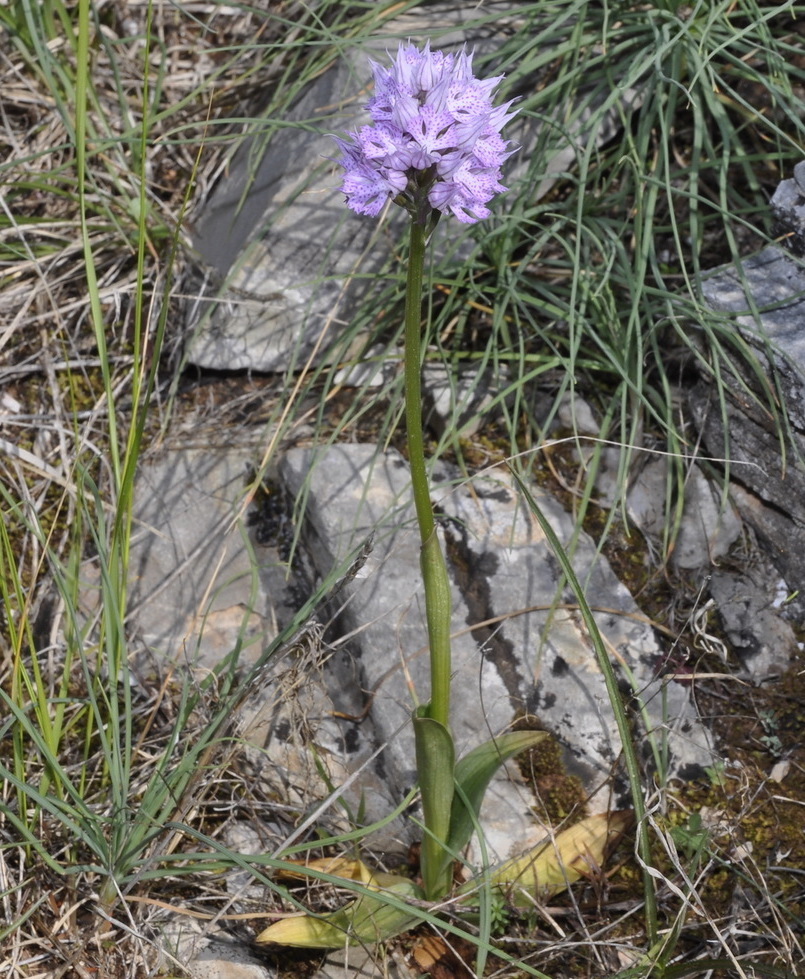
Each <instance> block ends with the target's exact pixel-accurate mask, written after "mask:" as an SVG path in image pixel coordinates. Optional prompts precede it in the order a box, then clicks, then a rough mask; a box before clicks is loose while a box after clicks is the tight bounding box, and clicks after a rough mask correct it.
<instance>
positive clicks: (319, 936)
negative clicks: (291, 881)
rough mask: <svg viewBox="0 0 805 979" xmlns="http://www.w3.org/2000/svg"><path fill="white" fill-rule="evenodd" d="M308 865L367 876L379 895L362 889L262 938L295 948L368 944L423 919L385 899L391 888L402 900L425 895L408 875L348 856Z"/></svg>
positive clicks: (355, 877)
mask: <svg viewBox="0 0 805 979" xmlns="http://www.w3.org/2000/svg"><path fill="white" fill-rule="evenodd" d="M304 866H305V867H309V868H313V869H315V870H317V871H320V872H322V873H327V874H332V875H333V876H334V877H341V878H342V879H343V880H355V881H361V882H362V883H363V884H365V885H366V887H367V889H368V890H370V891H374V892H376V893H377V897H375V896H374V894H362V895H361V896H360V897H358V898H357V900H355V901H353V902H352V903H350V904H348V905H346V906H345V907H343V908H339V909H338V911H332V912H330V913H329V914H322V915H317V916H314V915H309V914H305V915H299V916H298V917H294V918H283V919H282V920H281V921H276V922H274V924H273V925H269V926H268V928H266V929H265V930H264V931H262V932H261V933H260V934H259V935H258V936H257V941H258V942H261V943H271V944H275V945H292V946H294V947H295V948H343V947H344V946H345V945H368V944H372V943H374V942H380V941H384V940H386V939H389V938H393V937H394V936H395V935H399V934H400V933H401V932H404V931H407V930H408V929H409V928H411V927H413V925H415V924H416V923H417V921H418V920H419V919H418V917H417V916H416V915H415V914H414V913H412V912H411V911H408V910H407V909H406V908H398V907H394V906H392V905H390V904H388V902H387V901H386V900H384V898H383V894H384V893H385V894H388V895H389V896H394V897H396V898H397V900H398V901H399V900H402V901H405V899H406V898H416V899H417V900H421V899H422V897H423V894H422V891H421V889H420V888H419V887H417V885H416V884H415V883H414V882H413V881H412V880H409V879H408V878H407V877H400V876H399V875H397V874H383V873H375V872H373V871H372V870H370V868H369V867H367V866H366V864H365V863H363V862H362V861H361V860H348V859H346V858H344V857H334V858H324V859H322V860H313V861H309V862H307V863H305V864H304ZM300 867H301V863H300ZM283 876H285V877H291V878H303V877H305V876H306V875H305V873H304V871H303V870H301V869H300V871H299V872H298V873H297V872H296V871H293V870H287V869H286V870H284V871H283Z"/></svg>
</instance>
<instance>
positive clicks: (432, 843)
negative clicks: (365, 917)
mask: <svg viewBox="0 0 805 979" xmlns="http://www.w3.org/2000/svg"><path fill="white" fill-rule="evenodd" d="M426 710H427V708H424V707H420V708H419V709H418V710H417V711H416V712H415V713H414V738H415V743H416V764H417V770H418V772H419V788H420V791H421V792H422V812H423V814H424V816H425V830H426V832H425V838H424V839H423V841H422V856H421V864H422V880H423V882H424V884H425V894H426V895H427V897H428V898H430V899H431V900H433V899H435V898H439V897H441V896H442V895H444V894H446V893H447V892H448V891H449V890H450V885H451V883H452V877H453V875H452V863H453V854H454V853H455V852H456V851H455V850H452V851H450V850H446V849H445V844H446V843H447V839H448V836H449V834H450V828H451V821H452V815H451V812H452V805H453V792H454V788H453V770H454V768H455V758H456V754H455V748H454V747H453V738H452V736H451V735H450V732H449V731H448V730H447V728H446V727H445V726H444V725H443V724H440V723H439V722H438V721H435V720H434V719H433V718H432V717H427V716H426V714H425V711H426Z"/></svg>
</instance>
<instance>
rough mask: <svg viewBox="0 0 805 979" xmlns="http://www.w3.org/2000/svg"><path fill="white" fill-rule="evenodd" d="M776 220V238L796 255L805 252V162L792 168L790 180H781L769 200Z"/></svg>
mask: <svg viewBox="0 0 805 979" xmlns="http://www.w3.org/2000/svg"><path fill="white" fill-rule="evenodd" d="M771 207H772V211H773V212H774V216H775V217H776V219H777V223H778V228H777V229H776V231H777V237H783V238H784V240H785V243H786V244H787V245H788V247H789V248H790V249H791V250H792V251H793V252H794V253H795V254H797V255H802V254H803V252H805V160H802V161H801V162H800V163H798V164H797V165H796V166H795V167H794V175H793V177H792V178H791V179H790V180H782V181H781V182H780V183H779V184H778V186H777V190H775V192H774V195H773V196H772V199H771Z"/></svg>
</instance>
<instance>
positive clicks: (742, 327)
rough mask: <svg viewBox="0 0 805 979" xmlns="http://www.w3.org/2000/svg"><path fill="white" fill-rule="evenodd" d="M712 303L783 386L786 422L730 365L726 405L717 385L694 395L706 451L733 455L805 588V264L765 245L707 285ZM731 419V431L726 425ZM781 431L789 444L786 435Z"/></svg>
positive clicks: (794, 581) (736, 470)
mask: <svg viewBox="0 0 805 979" xmlns="http://www.w3.org/2000/svg"><path fill="white" fill-rule="evenodd" d="M702 289H703V292H704V295H705V298H706V299H707V301H708V302H709V303H710V305H711V306H713V308H714V309H717V310H723V311H725V312H731V313H736V314H738V315H737V316H736V317H735V320H734V323H735V329H736V330H737V331H739V332H740V334H741V336H742V337H743V338H744V339H745V340H746V341H748V342H749V343H750V344H751V345H752V347H753V348H754V351H755V354H756V357H757V360H758V364H759V370H760V371H762V372H764V373H765V374H766V380H765V385H767V386H768V388H770V389H773V388H774V385H775V384H777V385H779V389H780V393H781V394H782V397H783V400H784V403H785V408H786V412H787V420H788V425H787V426H786V425H785V423H784V421H783V418H782V417H781V416H780V415H778V416H776V417H775V416H774V415H772V414H771V412H770V411H769V410H768V408H767V407H765V404H764V401H765V398H766V395H765V394H764V392H763V389H762V388H761V385H760V383H759V381H758V378H757V377H755V376H753V374H752V373H751V372H748V371H746V370H744V371H743V372H742V374H741V376H738V373H737V371H738V368H735V369H734V370H732V371H730V370H726V369H725V370H724V371H723V379H724V384H725V391H726V393H727V400H726V404H725V408H724V410H723V411H722V408H721V406H720V405H719V404H718V403H717V402H716V398H715V394H714V392H713V390H712V386H711V385H709V384H707V383H705V382H702V383H700V384H699V385H698V386H697V388H696V389H695V390H694V391H693V392H692V393H691V396H690V404H691V409H692V414H693V417H694V419H695V421H696V424H697V426H698V427H699V429H700V431H701V432H702V435H703V438H704V442H705V445H706V448H707V451H708V453H709V454H710V455H712V456H714V457H723V456H724V455H725V454H728V455H729V459H730V477H731V480H732V481H733V484H734V485H735V486H737V487H740V488H739V489H738V490H736V491H734V492H733V499H734V500H735V503H736V505H737V507H738V509H739V511H740V513H741V516H742V518H743V519H744V520H745V521H746V522H747V523H749V524H750V526H752V527H753V528H754V530H755V531H756V533H757V535H758V538H759V539H760V541H761V542H762V543H763V544H764V545H765V547H766V548H767V551H768V553H769V555H770V557H771V558H772V560H773V561H774V563H775V564H776V566H777V568H778V570H779V571H780V573H781V574H782V575H783V577H784V578H785V580H786V582H787V584H788V587H789V588H790V590H791V591H795V590H803V589H805V463H804V462H803V459H805V333H803V330H802V323H803V318H804V317H805V270H804V269H803V268H802V267H801V265H800V264H799V263H798V262H796V261H795V260H794V259H793V258H791V257H790V256H789V255H787V254H786V253H785V252H783V251H782V250H780V249H779V248H773V247H770V248H766V249H764V250H763V251H762V252H760V253H759V254H757V255H753V256H751V257H749V258H747V259H746V260H744V261H743V262H742V266H741V270H740V272H739V271H738V270H737V269H734V268H723V269H720V270H718V271H717V272H715V273H714V274H713V275H712V276H710V277H709V278H707V279H706V280H705V281H704V282H703V283H702ZM725 425H726V427H725ZM781 431H782V432H783V435H782V442H781V437H780V432H781Z"/></svg>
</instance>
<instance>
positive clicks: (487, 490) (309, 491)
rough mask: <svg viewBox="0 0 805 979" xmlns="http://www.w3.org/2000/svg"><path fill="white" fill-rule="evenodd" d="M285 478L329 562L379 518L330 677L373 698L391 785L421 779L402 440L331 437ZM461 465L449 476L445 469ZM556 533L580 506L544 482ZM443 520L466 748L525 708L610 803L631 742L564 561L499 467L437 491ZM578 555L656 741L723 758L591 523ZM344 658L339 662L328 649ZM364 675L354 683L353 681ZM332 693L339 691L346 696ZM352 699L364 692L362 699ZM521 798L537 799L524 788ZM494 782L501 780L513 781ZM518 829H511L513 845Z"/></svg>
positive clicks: (679, 751)
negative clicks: (669, 675) (663, 672)
mask: <svg viewBox="0 0 805 979" xmlns="http://www.w3.org/2000/svg"><path fill="white" fill-rule="evenodd" d="M281 475H282V478H283V479H284V481H285V482H286V485H287V486H288V488H289V490H290V491H291V492H292V493H294V494H300V493H302V492H304V493H305V494H306V511H305V520H306V526H307V531H306V540H307V546H308V547H309V549H310V551H311V553H312V554H313V556H314V561H316V562H317V566H318V567H319V569H320V572H321V573H326V572H329V570H330V569H331V567H332V565H333V564H334V563H337V562H339V561H342V562H343V561H345V560H346V559H347V558H348V556H349V555H350V554H354V553H355V551H356V549H358V548H360V547H361V546H362V545H363V544H364V543H365V542H366V540H367V537H368V535H369V534H370V533H371V531H372V529H373V528H374V545H373V549H372V551H371V554H370V555H369V558H368V560H367V561H366V563H365V565H364V567H363V568H362V570H361V572H360V574H361V577H360V578H359V579H357V580H355V581H353V582H352V583H350V584H349V586H347V588H346V589H345V592H344V598H343V611H342V613H341V615H342V618H341V624H340V628H341V629H342V630H343V631H344V632H346V633H347V634H348V635H349V636H350V643H349V647H348V648H347V646H346V645H345V646H344V647H343V653H342V658H340V659H339V661H338V662H337V663H335V662H334V663H333V673H332V674H331V675H332V676H333V682H334V683H337V682H338V677H339V676H341V675H343V676H347V677H350V678H353V677H354V678H355V679H349V680H348V681H347V683H346V686H345V688H344V689H343V690H342V692H341V695H340V696H342V697H344V698H345V700H346V701H348V702H350V704H351V706H350V708H349V710H350V712H353V713H357V711H358V710H359V709H361V707H362V705H363V704H364V703H365V702H366V701H367V697H368V703H369V705H370V711H371V716H372V718H373V720H374V723H375V726H376V730H377V732H378V735H379V736H380V737H381V738H382V739H383V740H384V741H385V742H386V743H387V744H388V747H387V748H386V750H385V752H384V754H383V756H382V759H383V765H384V770H385V772H386V775H387V778H388V780H389V782H390V783H391V784H396V785H399V786H400V787H401V788H405V787H407V786H408V785H410V784H411V782H412V780H413V777H414V762H413V758H414V754H413V735H412V732H411V730H410V726H409V723H408V721H409V715H410V711H411V707H412V694H411V691H412V690H415V691H416V693H417V696H418V698H419V699H420V700H426V699H427V660H426V650H427V641H426V632H425V627H424V622H423V608H422V605H423V603H422V592H421V585H420V576H419V547H418V536H417V532H416V528H415V527H414V526H413V523H412V513H411V507H410V501H409V489H408V483H409V476H408V470H407V466H406V465H405V463H404V461H403V460H402V458H401V457H399V456H398V455H397V454H396V453H393V452H392V453H387V454H385V455H380V456H378V455H377V454H376V451H375V450H374V449H373V448H372V447H371V446H365V445H361V446H346V445H336V446H331V447H329V448H326V449H322V450H315V449H299V450H293V451H291V452H290V453H289V454H288V455H287V457H286V459H285V460H284V462H283V465H282V467H281ZM445 475H446V476H451V475H452V474H448V473H446V474H445ZM536 495H537V496H538V499H539V505H540V506H541V507H542V509H543V510H544V512H545V513H546V514H547V515H548V518H549V519H550V521H551V523H552V525H553V526H554V527H555V529H556V532H557V533H558V535H559V537H560V539H561V540H563V541H564V542H565V543H566V544H567V543H569V541H570V539H571V537H572V536H573V533H574V528H573V523H572V520H571V519H570V517H569V516H568V515H567V514H565V513H564V511H563V510H562V509H561V507H559V506H558V504H556V503H555V501H553V500H552V499H550V498H548V497H547V496H545V495H543V494H539V493H537V494H536ZM434 496H435V497H436V498H437V500H438V506H439V509H440V511H441V512H442V514H443V516H444V518H445V520H444V523H443V530H444V535H445V538H446V540H447V553H448V560H449V568H450V574H451V577H452V579H453V585H454V594H453V607H454V613H453V634H454V637H455V638H454V671H455V683H454V694H453V699H454V733H455V737H456V741H457V744H458V747H459V751H464V750H466V749H467V748H469V747H472V746H474V745H475V744H478V743H480V742H481V741H483V740H486V739H487V738H488V737H489V735H490V734H496V733H499V732H500V731H502V730H504V729H505V728H506V727H507V726H508V725H509V724H510V723H511V721H512V720H513V718H514V717H515V715H516V714H517V713H519V712H523V711H527V712H529V713H532V714H536V715H538V716H539V717H540V719H541V720H542V721H543V722H544V723H545V725H546V726H547V727H548V728H549V729H552V730H553V731H554V732H555V733H556V734H557V735H558V737H559V738H560V740H561V742H562V743H563V744H564V745H565V747H566V749H567V755H568V760H569V762H570V764H571V765H572V766H573V769H574V770H575V771H576V772H578V774H580V775H581V776H582V777H583V778H584V780H585V784H586V785H587V787H588V790H589V791H590V792H591V793H596V792H597V793H598V796H597V798H596V800H594V806H596V807H598V808H601V809H603V808H607V806H608V805H609V798H608V793H609V791H610V789H611V787H612V785H611V782H610V780H609V776H610V775H611V773H612V771H613V769H614V768H615V767H616V762H617V758H618V755H619V752H620V744H619V740H618V735H617V730H616V727H615V724H614V721H613V719H612V712H611V708H610V706H609V701H608V698H607V694H606V690H605V687H604V683H603V677H602V675H601V673H600V670H599V668H598V664H597V662H596V660H595V656H594V654H593V651H592V646H591V643H590V640H589V637H588V636H587V634H586V631H585V629H584V626H583V624H582V623H581V619H580V616H579V613H578V611H577V609H576V607H575V599H574V596H573V595H572V594H570V593H569V592H568V590H567V589H566V588H565V589H564V590H563V591H561V592H559V593H557V590H558V588H559V585H560V579H561V574H560V571H559V568H558V564H557V562H556V559H555V557H554V555H553V554H552V552H551V550H550V548H549V547H548V545H547V542H546V540H545V539H544V536H543V535H542V533H541V531H540V529H539V526H538V524H537V523H536V521H535V519H534V518H533V516H532V515H531V514H530V513H529V512H528V510H527V509H526V508H525V507H524V505H523V503H522V501H521V500H520V499H519V498H518V495H517V494H516V493H515V491H514V489H513V487H512V486H511V484H510V482H509V479H508V476H507V475H506V474H505V473H502V472H501V474H500V475H499V476H496V477H495V478H484V479H475V480H473V481H472V482H471V483H469V484H458V485H453V484H452V482H446V483H445V484H444V485H442V486H439V487H437V488H436V490H435V491H434ZM574 561H575V562H576V564H575V566H576V568H577V571H578V573H579V575H580V577H581V579H582V580H583V581H584V582H585V586H586V591H587V594H588V596H589V599H590V601H591V603H592V604H593V605H594V606H596V607H598V608H600V609H601V610H602V611H600V612H599V613H598V621H599V627H600V628H601V630H602V632H603V634H604V637H605V639H606V641H607V643H608V645H609V647H610V648H611V650H612V657H613V660H614V661H615V662H616V664H617V665H618V668H619V669H620V670H621V673H622V677H623V681H624V684H625V685H631V690H632V697H633V707H636V705H637V703H638V701H639V703H640V704H642V706H643V707H644V708H645V714H646V716H647V717H648V718H649V727H650V732H646V737H647V742H646V746H647V750H649V747H648V746H649V744H653V745H654V747H655V749H656V751H657V756H658V757H659V754H661V753H662V750H663V749H664V748H665V747H666V746H667V747H668V748H669V750H670V754H671V757H672V758H673V759H674V761H673V770H674V771H675V772H676V773H678V774H693V773H695V771H696V770H697V768H698V767H706V766H707V765H709V764H711V763H712V755H711V753H710V748H709V744H708V738H707V735H706V732H705V731H704V730H703V728H702V726H701V724H700V723H699V720H698V717H697V715H696V713H695V711H694V709H693V707H692V705H691V704H690V701H689V698H688V695H687V691H686V690H685V688H684V687H683V686H681V685H680V684H678V683H674V682H673V681H671V682H664V681H663V680H662V679H661V678H660V677H658V676H657V670H658V667H659V666H660V660H661V651H660V649H659V647H658V646H657V644H656V641H655V639H654V637H653V635H652V632H651V629H650V627H649V626H648V624H646V623H644V622H641V621H640V617H639V615H638V613H637V609H636V606H635V605H634V602H633V601H632V599H631V596H630V595H629V593H628V591H627V589H626V588H625V587H623V586H622V585H620V584H619V583H618V582H617V580H616V579H615V577H614V575H613V573H612V571H611V570H610V569H609V567H608V566H607V565H606V563H605V562H604V561H603V559H601V558H600V557H599V556H598V555H597V554H596V549H595V546H594V544H593V543H592V541H590V540H589V539H587V538H586V537H585V535H583V534H581V535H580V536H579V537H578V540H577V542H576V545H575V554H574ZM331 662H333V661H331ZM356 681H357V682H356ZM337 696H338V695H336V700H337ZM356 700H357V702H356ZM516 788H517V794H518V797H519V798H520V800H521V801H520V803H519V805H520V807H521V808H522V807H523V806H524V805H527V803H526V802H525V798H526V796H525V795H524V789H523V787H521V786H517V787H516ZM495 789H496V790H499V791H502V792H503V791H505V785H504V784H503V783H496V786H495ZM512 842H514V840H513V839H512V838H511V837H510V838H509V845H511V843H512Z"/></svg>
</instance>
